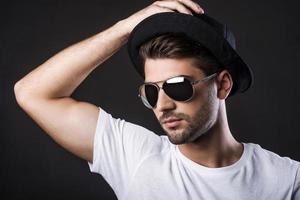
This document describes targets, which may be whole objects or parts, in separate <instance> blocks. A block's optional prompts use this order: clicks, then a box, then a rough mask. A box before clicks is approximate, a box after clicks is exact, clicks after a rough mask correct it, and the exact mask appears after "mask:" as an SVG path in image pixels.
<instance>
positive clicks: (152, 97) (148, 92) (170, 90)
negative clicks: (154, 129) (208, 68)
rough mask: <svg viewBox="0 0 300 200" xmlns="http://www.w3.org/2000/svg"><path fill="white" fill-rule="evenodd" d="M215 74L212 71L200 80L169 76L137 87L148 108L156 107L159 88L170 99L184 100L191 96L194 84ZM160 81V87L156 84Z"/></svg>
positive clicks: (189, 98)
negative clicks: (163, 79)
mask: <svg viewBox="0 0 300 200" xmlns="http://www.w3.org/2000/svg"><path fill="white" fill-rule="evenodd" d="M216 75H217V73H214V74H212V75H209V76H207V77H205V78H204V79H201V80H191V79H190V78H189V77H187V76H182V75H181V76H176V77H172V78H169V79H167V80H165V81H159V82H149V83H144V84H142V85H141V86H140V88H139V97H140V98H141V100H142V102H143V104H144V105H145V106H146V107H147V108H150V109H153V108H155V107H156V103H157V100H158V93H159V90H160V89H163V90H164V92H165V94H166V95H168V97H170V98H171V99H173V100H175V101H182V102H186V101H189V100H191V99H192V98H193V96H194V85H195V84H198V83H203V82H205V81H208V80H210V79H212V78H214V77H215V76H216ZM160 82H163V84H162V87H159V86H158V85H157V83H160Z"/></svg>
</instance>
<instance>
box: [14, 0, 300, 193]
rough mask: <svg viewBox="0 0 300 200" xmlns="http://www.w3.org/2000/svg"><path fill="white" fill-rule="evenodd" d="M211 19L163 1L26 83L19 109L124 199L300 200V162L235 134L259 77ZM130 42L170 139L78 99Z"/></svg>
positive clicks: (20, 87) (53, 61) (70, 51)
mask: <svg viewBox="0 0 300 200" xmlns="http://www.w3.org/2000/svg"><path fill="white" fill-rule="evenodd" d="M201 14H203V10H202V9H201V7H200V6H199V5H198V4H196V3H195V2H193V1H191V0H174V1H157V2H154V3H153V4H151V5H150V6H148V7H146V8H145V9H143V10H141V11H139V12H137V13H135V14H133V15H131V16H130V17H128V18H126V19H124V20H121V21H119V22H118V23H116V24H115V25H113V26H112V27H110V28H109V29H107V30H105V31H103V32H101V33H99V34H97V35H95V36H93V37H91V38H88V39H86V40H84V41H82V42H80V43H78V44H75V45H73V46H71V47H69V48H67V49H65V50H63V51H62V52H60V53H58V54H57V55H55V56H53V57H52V58H50V59H49V60H48V61H46V62H45V63H44V64H42V65H41V66H39V67H38V68H36V69H35V70H33V71H32V72H31V73H29V74H28V75H26V76H25V77H24V78H23V79H21V80H20V81H19V82H18V83H16V85H15V94H16V98H17V101H18V103H19V105H20V106H21V107H22V108H23V109H24V110H25V111H26V112H27V113H28V114H29V115H30V116H31V117H32V118H33V119H34V120H35V121H36V122H37V123H38V124H39V125H40V126H41V127H42V128H43V129H44V130H45V131H46V132H47V133H48V134H49V135H50V136H51V137H52V138H53V139H54V140H55V141H56V142H57V143H59V144H60V145H62V146H63V147H64V148H66V149H67V150H69V151H71V152H72V153H74V154H75V155H77V156H79V157H81V158H83V159H85V160H87V161H88V164H89V166H90V169H91V171H92V172H96V173H99V174H101V175H102V176H103V177H104V178H105V180H106V181H107V182H108V183H109V184H110V186H111V187H112V188H113V190H114V192H115V193H116V195H117V197H118V198H120V199H300V172H299V163H298V162H296V161H293V160H291V159H289V158H282V157H279V156H278V155H276V154H274V153H272V152H269V151H267V150H265V149H262V148H261V147H260V146H259V145H255V144H245V143H240V142H238V141H236V140H235V139H234V137H233V136H232V134H231V132H230V129H229V126H228V123H227V116H226V106H225V100H226V98H227V97H228V96H230V95H234V94H236V93H239V92H244V91H246V90H247V89H248V88H249V87H250V85H251V81H252V74H251V70H250V69H249V68H248V66H247V65H246V64H245V63H244V62H243V61H242V60H241V58H240V57H239V56H238V55H237V53H236V52H235V50H234V40H233V35H232V34H231V32H230V31H229V30H228V29H227V28H226V27H225V26H222V25H221V24H219V23H218V22H216V21H215V20H213V19H212V18H210V17H208V16H205V15H201ZM127 41H128V50H129V54H130V58H131V60H132V62H133V64H134V66H135V67H136V69H137V70H138V72H139V73H140V74H141V75H142V76H144V78H145V83H144V84H143V85H142V86H141V87H140V90H139V94H140V98H141V100H142V102H143V103H144V104H145V106H147V107H148V108H150V109H152V110H153V112H154V114H155V115H156V117H157V119H158V120H159V122H160V123H161V125H162V127H163V129H164V130H165V132H166V134H167V136H158V135H156V134H154V133H153V132H151V131H149V130H147V129H145V128H143V127H140V126H138V125H134V124H131V123H128V122H126V121H124V120H120V119H115V118H113V117H112V116H111V115H110V114H108V113H107V112H106V111H104V110H103V109H101V108H100V109H99V108H98V107H96V106H94V105H91V104H89V103H86V102H78V101H76V100H74V99H72V98H70V95H71V94H72V92H73V91H74V90H75V89H76V88H77V87H78V85H79V84H80V83H81V82H82V81H83V80H84V79H85V78H86V77H87V76H88V74H89V73H90V72H91V71H92V70H94V69H95V68H96V67H97V66H98V65H100V64H101V63H102V62H104V61H105V60H106V59H108V58H109V57H110V56H111V55H112V54H113V53H115V52H116V51H117V50H118V49H119V48H120V47H121V46H122V45H124V44H125V43H126V42H127Z"/></svg>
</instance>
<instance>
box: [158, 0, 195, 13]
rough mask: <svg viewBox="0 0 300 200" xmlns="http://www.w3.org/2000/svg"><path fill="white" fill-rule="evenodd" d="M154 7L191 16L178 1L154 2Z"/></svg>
mask: <svg viewBox="0 0 300 200" xmlns="http://www.w3.org/2000/svg"><path fill="white" fill-rule="evenodd" d="M154 5H157V6H159V7H162V8H167V9H171V10H175V11H178V12H180V13H185V14H189V15H192V12H191V11H190V10H189V9H188V8H186V7H185V6H184V5H183V4H181V3H179V2H178V1H156V2H154Z"/></svg>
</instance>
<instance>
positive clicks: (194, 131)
mask: <svg viewBox="0 0 300 200" xmlns="http://www.w3.org/2000/svg"><path fill="white" fill-rule="evenodd" d="M213 98H214V97H213V95H212V93H211V92H209V94H208V95H207V101H206V102H205V103H204V104H202V106H200V107H199V108H198V110H197V112H196V115H195V116H194V117H191V116H189V115H187V114H185V113H177V112H174V111H169V112H166V113H163V115H162V116H161V117H160V118H159V122H160V124H161V126H162V128H163V129H164V131H165V132H166V134H167V136H168V138H169V140H170V142H171V143H173V144H184V143H190V142H193V141H195V140H196V139H198V138H199V137H201V136H202V135H204V134H205V133H207V132H208V130H209V129H210V128H211V127H212V126H213V124H214V123H215V121H216V116H217V111H216V103H215V101H214V100H213ZM168 117H175V118H178V119H182V120H184V121H185V122H186V124H185V126H184V127H175V128H174V129H166V128H164V126H163V123H162V121H163V120H164V119H166V118H168Z"/></svg>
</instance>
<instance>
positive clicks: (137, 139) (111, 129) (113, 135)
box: [88, 109, 162, 196]
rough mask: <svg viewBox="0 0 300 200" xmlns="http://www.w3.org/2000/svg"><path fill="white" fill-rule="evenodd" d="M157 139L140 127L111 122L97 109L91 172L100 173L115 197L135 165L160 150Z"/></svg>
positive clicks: (110, 117)
mask: <svg viewBox="0 0 300 200" xmlns="http://www.w3.org/2000/svg"><path fill="white" fill-rule="evenodd" d="M161 148H162V140H161V137H159V136H158V135H156V134H154V133H153V132H151V131H149V130H148V129H145V128H143V127H141V126H138V125H135V124H132V123H129V122H126V121H125V120H122V119H115V118H113V117H112V116H111V115H110V114H108V113H106V112H105V111H104V110H103V109H100V111H99V116H98V121H97V126H96V131H95V136H94V147H93V161H92V162H88V165H89V168H90V171H91V172H94V173H98V174H101V175H102V176H103V178H104V179H105V180H106V181H107V182H108V183H109V185H110V186H111V187H112V188H113V190H114V192H115V193H116V194H117V196H118V195H121V194H123V192H124V189H125V187H126V185H128V183H129V181H130V178H131V177H132V176H133V174H134V172H135V170H136V169H137V167H138V165H139V164H140V163H141V162H142V161H143V159H144V158H146V157H147V156H148V155H150V154H153V153H156V152H158V151H161Z"/></svg>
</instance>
